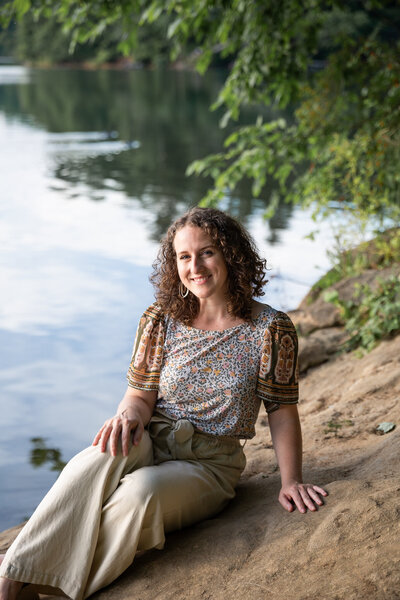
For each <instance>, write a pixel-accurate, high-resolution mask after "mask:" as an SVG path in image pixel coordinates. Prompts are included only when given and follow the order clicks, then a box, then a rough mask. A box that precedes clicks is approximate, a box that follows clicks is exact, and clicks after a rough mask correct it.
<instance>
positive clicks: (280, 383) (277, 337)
mask: <svg viewBox="0 0 400 600" xmlns="http://www.w3.org/2000/svg"><path fill="white" fill-rule="evenodd" d="M297 358H298V340H297V333H296V329H295V327H294V325H293V323H292V321H291V320H290V318H289V317H288V316H287V315H286V314H285V313H283V312H277V314H276V316H275V317H274V319H273V320H272V322H271V323H270V324H269V325H268V326H267V327H266V329H265V332H264V339H263V345H262V352H261V360H260V370H259V373H258V378H257V387H256V393H257V396H258V397H259V398H261V400H262V401H263V403H264V406H265V409H266V411H267V412H272V411H273V410H276V409H278V408H279V407H280V405H281V404H296V403H297V402H298V400H299V383H298V379H299V378H298V363H297Z"/></svg>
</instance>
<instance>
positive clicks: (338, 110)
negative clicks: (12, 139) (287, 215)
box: [0, 0, 400, 226]
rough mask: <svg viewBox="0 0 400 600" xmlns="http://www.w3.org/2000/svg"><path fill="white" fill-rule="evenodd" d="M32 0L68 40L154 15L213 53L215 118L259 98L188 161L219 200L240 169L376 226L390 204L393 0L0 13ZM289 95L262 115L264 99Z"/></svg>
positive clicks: (397, 36) (398, 175)
mask: <svg viewBox="0 0 400 600" xmlns="http://www.w3.org/2000/svg"><path fill="white" fill-rule="evenodd" d="M27 11H31V14H33V15H34V16H35V17H36V18H39V17H47V18H54V17H56V18H57V19H58V20H59V21H60V22H61V23H62V24H63V27H64V29H65V30H66V31H70V32H72V38H71V39H72V42H71V50H73V48H74V47H75V46H76V44H80V43H84V42H87V41H88V40H93V39H95V38H97V37H98V36H101V35H103V34H104V32H105V31H106V30H107V28H109V27H111V26H113V25H115V24H116V23H118V25H119V27H120V28H121V31H122V36H121V41H120V43H119V49H120V50H122V51H124V52H125V53H126V54H129V53H130V52H132V51H133V50H134V48H135V45H136V44H137V39H138V30H139V28H140V27H141V26H142V25H144V24H149V23H155V22H158V21H159V20H160V19H164V22H165V21H166V22H167V23H169V26H168V28H167V36H168V38H169V44H170V45H171V47H172V57H173V58H177V57H179V56H180V55H181V54H182V53H184V52H185V49H187V48H188V46H189V47H193V45H194V46H195V47H196V48H197V51H196V53H195V54H194V60H195V64H196V67H197V69H198V70H199V71H200V72H201V73H204V72H205V71H206V70H207V68H208V67H209V66H210V64H211V62H212V60H213V57H214V56H215V55H216V54H220V55H221V56H222V57H223V58H225V59H227V60H230V61H231V69H230V72H229V74H228V76H227V78H226V80H225V83H224V85H223V87H222V89H221V90H220V93H219V95H218V97H217V99H216V101H215V104H214V106H213V108H214V109H215V108H217V107H218V108H220V107H222V108H223V109H224V115H223V117H222V119H221V126H222V127H223V126H225V125H226V124H227V123H228V122H229V121H230V120H233V121H235V120H237V119H238V117H239V114H240V113H241V111H243V109H245V108H246V106H248V105H258V106H259V107H260V116H259V117H258V118H257V120H256V122H255V123H253V124H250V125H247V126H243V127H239V128H237V129H236V130H235V131H234V133H233V134H231V135H230V136H229V137H228V138H227V139H226V140H225V148H224V149H223V150H222V151H221V152H220V153H218V154H216V155H212V156H208V157H206V158H204V159H202V160H198V161H196V162H194V163H192V165H190V166H189V168H188V173H189V174H191V173H197V174H203V175H209V176H211V177H212V179H213V181H214V185H213V187H212V189H210V190H209V192H208V194H207V196H206V198H205V202H207V203H209V204H215V203H218V202H219V201H220V200H221V199H222V198H223V197H224V196H225V195H226V193H227V191H232V190H234V189H235V187H236V186H237V184H238V183H239V181H240V180H241V179H243V178H250V179H251V181H252V190H253V194H254V195H255V196H260V195H262V194H263V193H265V189H266V186H268V185H269V184H271V183H272V182H273V181H275V182H278V183H279V186H278V188H277V191H276V192H274V195H273V196H272V200H271V207H272V208H273V205H274V203H277V202H278V201H279V199H280V198H281V197H283V198H285V199H286V200H293V201H296V202H300V203H302V204H305V205H312V206H313V207H314V208H315V209H316V212H317V211H322V213H324V212H325V211H330V210H332V209H334V208H335V207H337V206H340V207H342V208H346V209H347V210H349V211H351V212H352V213H356V214H357V215H358V216H359V217H360V218H363V219H366V218H368V217H370V216H372V217H374V218H375V219H376V217H377V216H378V217H379V219H380V220H381V223H382V225H383V226H387V224H388V220H392V221H394V222H398V219H399V216H400V193H399V189H400V171H399V169H398V165H399V164H400V160H399V159H400V151H399V144H400V128H399V124H400V83H399V82H400V61H399V55H400V6H399V3H398V2H397V1H395V0H390V1H389V0H366V1H361V0H360V1H357V0H326V1H324V2H320V1H318V0H281V1H280V2H276V0H231V1H229V2H227V1H226V0H212V1H211V0H153V1H152V2H150V3H149V2H148V1H145V0H120V1H119V2H114V1H113V0H92V1H90V2H89V1H82V0H57V1H53V0H13V1H9V2H5V3H4V2H3V5H2V8H1V9H0V15H1V17H2V19H3V23H7V20H10V19H13V18H17V19H20V18H22V17H23V15H24V14H25V13H27ZM289 105H290V106H292V107H295V110H294V114H293V117H291V118H290V119H289V118H286V119H284V118H282V116H280V117H279V118H276V119H274V120H272V121H271V120H268V121H267V120H266V118H265V112H266V109H265V107H270V106H273V107H275V108H276V109H277V110H279V109H283V108H285V107H287V106H289Z"/></svg>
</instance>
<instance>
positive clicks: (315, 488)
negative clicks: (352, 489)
mask: <svg viewBox="0 0 400 600" xmlns="http://www.w3.org/2000/svg"><path fill="white" fill-rule="evenodd" d="M312 488H313V490H315V491H316V492H318V494H321V495H322V496H327V495H328V492H327V491H326V490H324V489H322V488H321V487H319V486H318V485H313V486H312Z"/></svg>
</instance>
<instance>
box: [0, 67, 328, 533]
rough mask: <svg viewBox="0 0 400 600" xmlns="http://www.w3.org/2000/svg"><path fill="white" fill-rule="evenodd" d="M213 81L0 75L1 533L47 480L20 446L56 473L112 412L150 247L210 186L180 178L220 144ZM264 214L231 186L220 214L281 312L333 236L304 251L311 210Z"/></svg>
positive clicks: (154, 75)
mask: <svg viewBox="0 0 400 600" xmlns="http://www.w3.org/2000/svg"><path fill="white" fill-rule="evenodd" d="M225 75H226V74H225V73H224V72H223V71H219V70H215V71H210V73H208V74H207V75H206V76H205V77H204V78H200V77H199V76H198V75H197V74H195V73H190V72H174V71H105V70H100V71H79V70H67V69H54V70H46V71H40V70H29V69H26V68H24V67H16V66H3V67H0V185H1V194H0V290H1V302H0V402H1V440H0V530H1V529H5V528H7V527H11V526H13V525H16V524H17V523H19V522H21V521H22V520H23V519H25V518H27V517H28V516H29V515H30V514H32V512H33V510H34V508H35V506H36V505H37V503H38V502H39V501H40V499H41V497H42V496H43V494H44V493H45V492H46V490H47V489H48V488H49V486H50V485H51V484H52V482H53V481H54V480H55V478H56V476H57V472H56V471H53V470H51V464H52V463H51V462H50V463H46V464H44V465H43V466H41V467H40V468H39V467H38V466H36V467H35V466H34V465H33V464H32V460H31V451H32V448H33V446H32V442H31V439H32V438H38V437H40V438H43V439H44V440H45V443H46V444H47V445H48V447H49V448H53V449H58V450H60V452H61V455H62V457H63V458H64V459H65V460H67V459H68V458H70V457H71V456H72V455H73V454H74V453H76V452H77V451H78V450H80V449H81V448H82V447H84V446H85V445H87V444H88V443H90V442H91V441H92V438H93V435H94V433H95V432H96V431H97V429H98V428H99V426H100V425H101V424H102V423H103V421H104V420H105V419H106V418H107V417H109V416H111V415H112V414H114V411H115V408H116V406H117V404H118V402H119V401H120V399H121V397H122V395H123V393H124V389H125V387H126V380H125V373H126V370H127V367H128V364H129V360H130V353H131V349H132V344H133V339H134V335H135V330H136V323H137V321H138V318H139V317H140V315H141V313H142V312H143V310H144V309H145V308H146V307H147V306H148V305H149V304H150V303H151V302H152V300H153V292H152V288H151V285H150V283H149V281H148V277H149V274H150V273H151V264H152V262H153V261H154V259H155V257H156V252H157V244H158V241H159V239H160V237H161V236H162V235H163V233H164V232H165V230H166V228H167V227H168V225H169V224H170V222H171V221H172V220H173V219H174V218H175V217H176V216H177V215H179V214H181V213H182V212H183V211H184V210H186V208H188V207H189V206H191V205H194V204H196V203H197V202H198V201H199V200H200V199H201V197H202V196H203V195H204V193H205V191H206V189H207V185H208V183H207V181H204V180H202V179H197V178H187V177H185V169H186V166H187V165H188V164H189V163H190V162H191V161H192V160H194V159H196V158H201V157H202V156H204V155H206V154H208V153H210V152H215V151H218V150H220V148H221V144H222V141H223V139H224V137H225V135H226V132H224V131H221V130H220V129H219V128H218V120H219V117H220V114H217V113H211V112H209V110H208V107H209V105H210V104H211V103H212V102H213V100H215V98H216V95H217V92H218V89H219V86H220V85H221V82H222V80H223V77H224V76H225ZM253 117H254V114H252V112H251V111H248V112H246V113H245V114H244V116H243V120H244V122H246V121H247V122H250V121H251V120H252V119H253ZM267 204H268V199H266V200H265V201H260V200H254V199H253V198H252V196H251V192H250V189H249V186H246V185H243V186H241V187H240V190H239V192H238V194H237V195H229V196H227V197H226V199H225V201H224V205H223V207H222V208H224V209H226V210H229V211H230V212H231V213H232V214H233V215H234V216H236V217H237V218H239V219H240V220H241V222H242V223H244V224H245V225H246V226H247V227H248V228H249V230H250V231H251V233H252V234H253V236H254V238H255V240H256V243H257V245H258V247H259V249H260V251H261V253H262V254H263V255H264V256H265V257H266V258H267V260H268V263H269V265H270V268H271V270H270V272H269V279H270V281H269V283H268V284H267V286H266V295H265V297H264V301H265V302H267V303H269V304H271V305H273V306H275V307H276V308H280V309H283V310H286V309H293V308H295V307H296V306H297V304H298V303H299V301H300V300H301V298H302V297H303V296H304V295H305V293H306V292H307V291H308V289H309V287H310V285H311V284H312V283H313V282H314V281H315V280H316V279H318V278H319V276H320V275H321V274H322V272H323V271H324V270H326V269H327V268H328V266H329V263H328V260H327V257H326V253H325V251H326V248H327V247H328V245H329V244H330V243H331V240H332V234H331V230H330V226H329V224H327V223H325V222H324V223H322V224H319V225H318V227H319V230H320V232H319V234H318V235H316V239H315V241H314V242H312V241H310V240H309V239H305V235H306V234H308V233H310V231H313V230H315V229H316V225H315V223H314V222H313V221H312V219H311V215H310V213H309V212H306V211H302V210H300V209H297V208H296V209H294V208H293V207H291V206H289V205H287V204H282V205H280V206H279V208H278V211H277V213H276V215H275V216H274V218H273V219H271V220H270V221H265V220H263V218H262V215H263V212H264V211H265V208H266V206H267Z"/></svg>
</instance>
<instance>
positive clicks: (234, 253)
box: [150, 207, 267, 325]
mask: <svg viewBox="0 0 400 600" xmlns="http://www.w3.org/2000/svg"><path fill="white" fill-rule="evenodd" d="M185 225H191V226H194V227H200V229H202V230H203V231H205V232H206V233H207V234H208V235H209V236H210V238H211V239H212V241H213V243H214V244H215V246H216V247H217V248H219V249H220V250H221V252H222V255H223V257H224V259H225V264H226V268H227V271H228V290H227V304H228V312H229V313H230V314H231V315H234V316H236V317H240V318H242V319H245V320H247V321H250V320H251V309H252V299H253V297H255V296H256V297H259V296H263V295H264V291H263V286H264V284H265V283H266V282H267V280H266V277H265V271H266V260H265V259H262V258H261V257H260V256H259V254H258V251H257V248H256V245H255V243H254V241H253V239H252V238H251V236H250V234H249V233H248V232H247V231H246V230H245V228H244V227H243V226H242V225H241V224H240V223H239V222H238V221H236V220H235V219H233V218H232V217H230V216H229V215H227V214H226V213H224V212H222V211H221V210H217V209H215V208H200V207H195V208H192V209H191V210H189V211H188V212H187V213H185V214H184V215H183V216H182V217H180V218H179V219H177V220H176V221H175V222H174V223H172V225H171V226H170V227H169V229H168V231H167V233H166V235H165V237H164V238H163V240H162V241H161V247H160V250H159V253H158V257H157V260H156V261H155V262H154V264H153V269H154V271H153V274H152V275H151V277H150V281H151V282H152V283H153V285H154V287H155V290H156V294H155V295H156V301H157V304H158V305H159V306H160V308H161V310H162V312H163V313H164V314H167V315H170V316H171V317H173V318H174V319H177V320H178V321H181V322H182V323H185V324H186V325H190V324H191V323H192V322H193V320H194V319H195V318H196V316H197V315H198V312H199V301H198V299H197V298H196V296H195V295H194V294H192V293H191V292H189V294H188V296H187V297H186V298H182V297H181V296H180V294H179V283H180V279H179V275H178V268H177V262H176V253H175V249H174V239H175V234H176V232H177V231H178V230H179V229H182V227H185Z"/></svg>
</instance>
